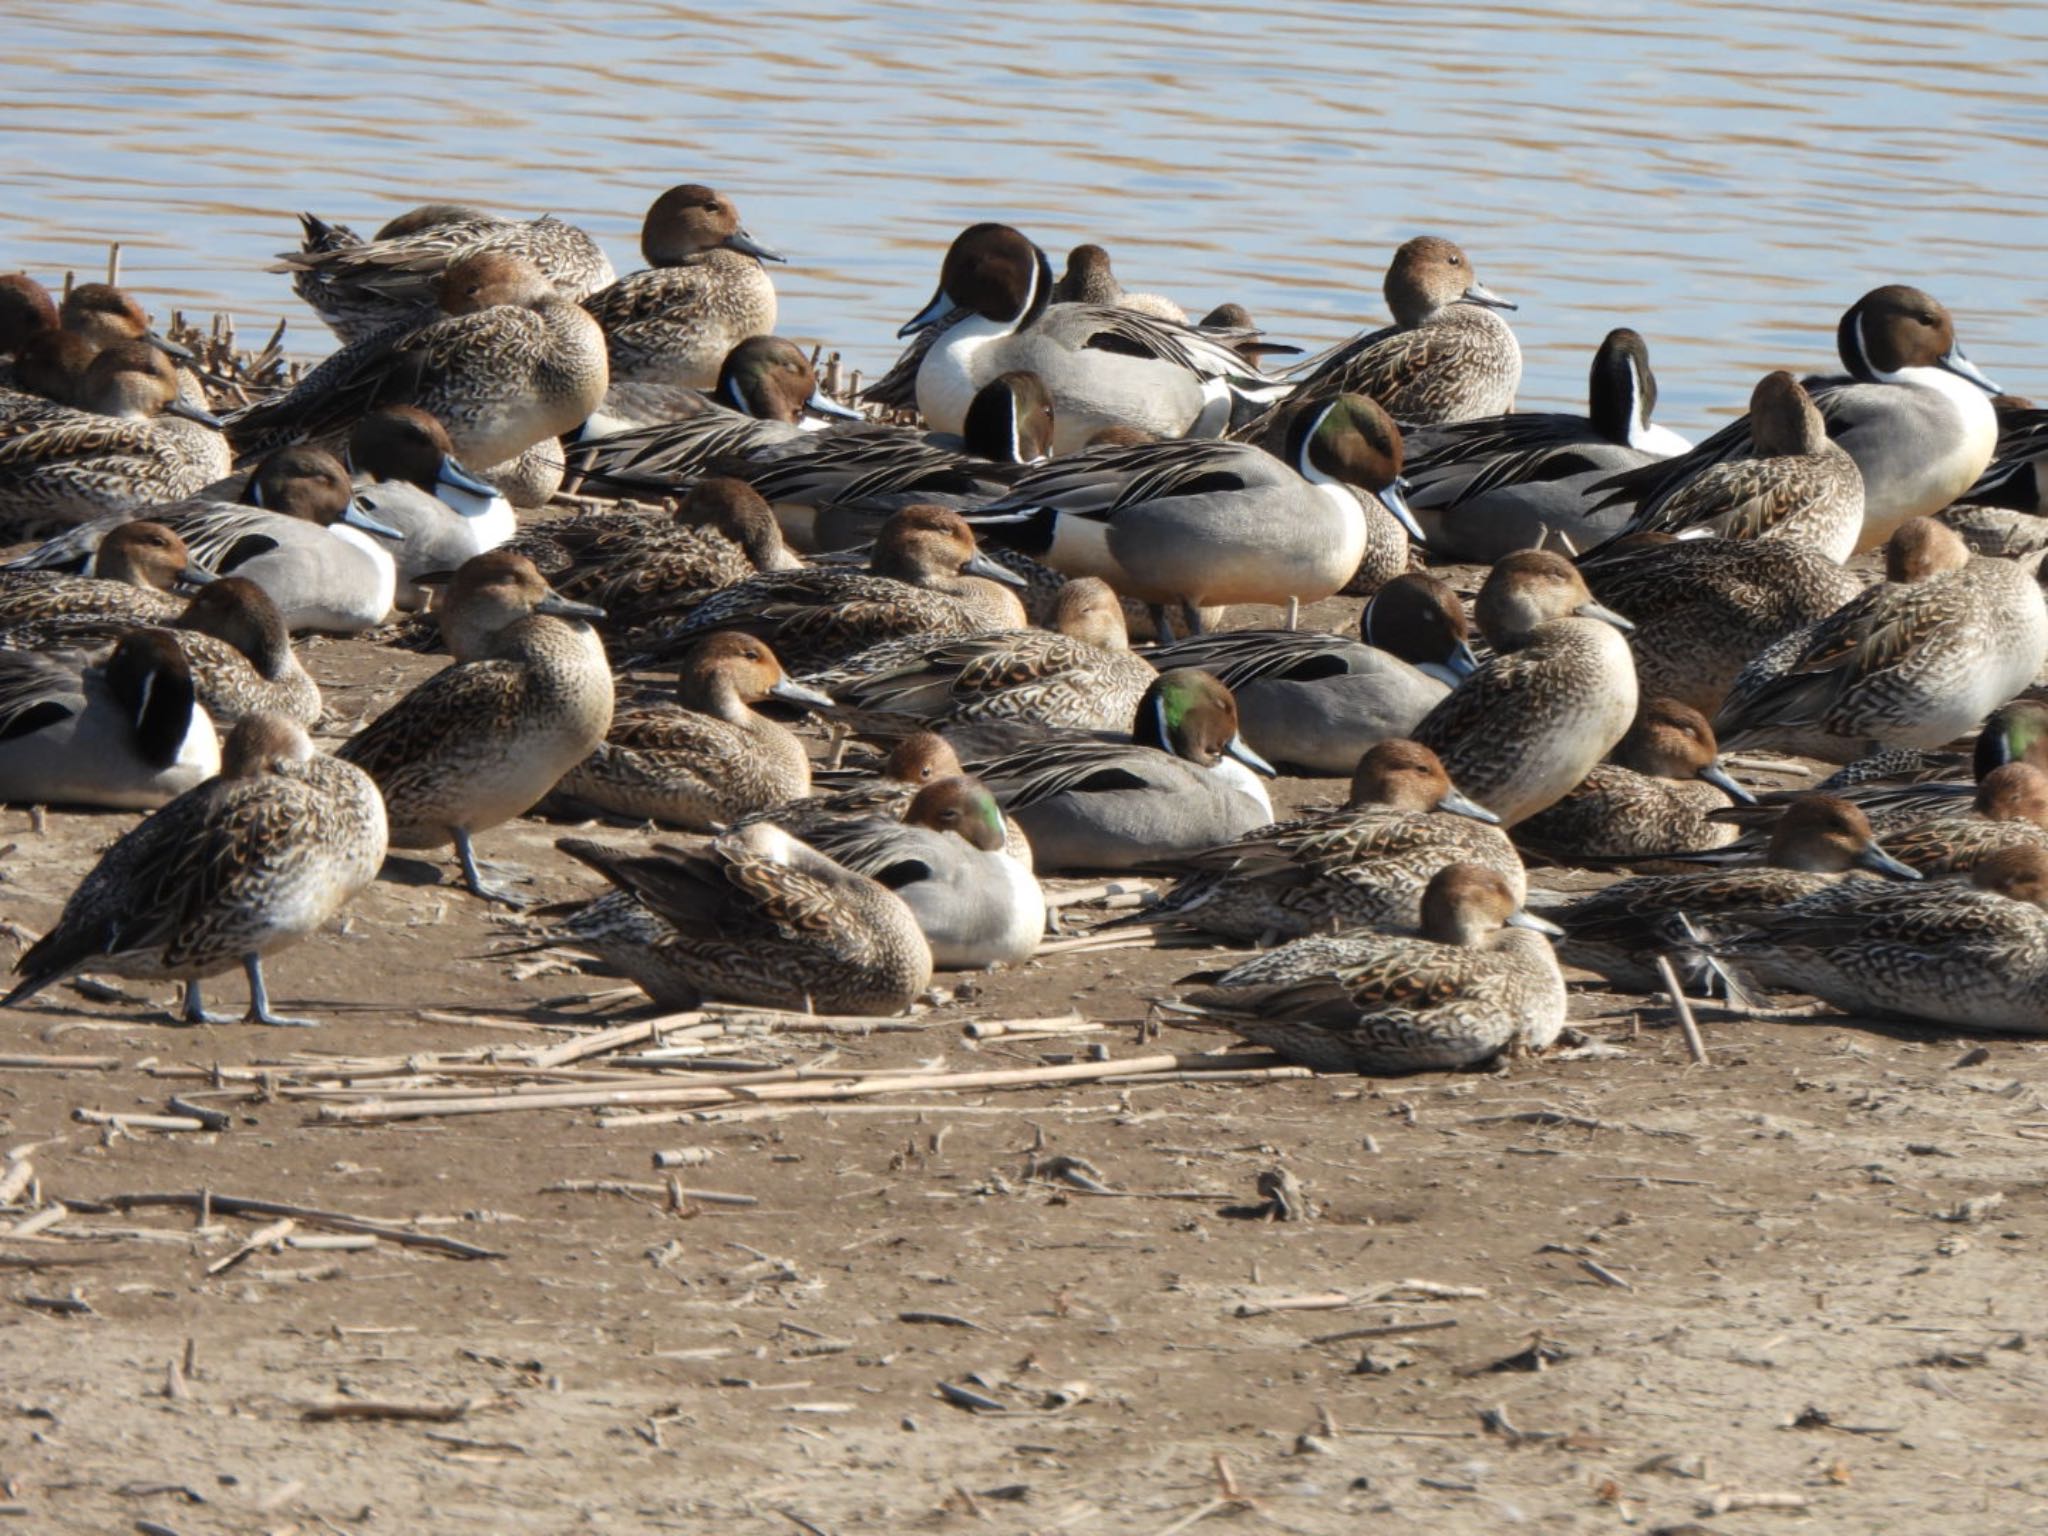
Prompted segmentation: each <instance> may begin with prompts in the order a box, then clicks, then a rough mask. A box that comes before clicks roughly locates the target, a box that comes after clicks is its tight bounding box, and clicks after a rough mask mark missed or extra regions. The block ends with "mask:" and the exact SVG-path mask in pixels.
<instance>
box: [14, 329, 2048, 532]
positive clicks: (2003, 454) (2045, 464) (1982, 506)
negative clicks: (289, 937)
mask: <svg viewBox="0 0 2048 1536" xmlns="http://www.w3.org/2000/svg"><path fill="white" fill-rule="evenodd" d="M0 334H4V332H0ZM0 350H4V346H0ZM1991 406H1992V409H1993V411H1994V412H1996V414H1997V417H1998V447H1997V449H1996V450H1995V451H1994V453H1993V455H1992V459H1991V465H1990V467H1989V468H1987V469H1986V470H1985V471H1984V473H1983V474H1982V475H1980V476H1978V478H1977V483H1976V484H1975V485H1973V486H1971V487H1970V488H1969V489H1968V490H1967V491H1965V492H1963V494H1962V496H1961V498H1960V503H1961V504H1959V505H1957V506H1955V507H1951V508H1949V509H1948V510H1947V511H1946V512H1944V513H1942V514H1941V517H1942V521H1943V522H1950V523H1953V524H1954V526H1955V527H1956V529H1957V531H1959V532H1961V533H1962V534H1963V536H1964V537H1965V538H1968V539H1969V540H1970V547H1971V548H1972V549H1974V550H1976V551H1977V552H1978V553H1980V554H2021V553H2025V552H2027V551H2030V550H2034V549H2038V548H2040V547H2041V543H2042V541H2043V539H2044V537H2048V523H2044V521H2043V517H2044V515H2048V410H2043V409H2042V408H2040V407H2039V406H2036V405H2035V404H2034V403H2033V402H2032V401H2031V400H2023V399H2020V398H2019V397H2017V396H2012V395H1999V396H1997V397H1995V398H1994V399H1993V400H1992V402H1991ZM1980 539H1996V540H1998V541H1999V542H2001V543H2007V544H2012V545H2015V546H2021V547H2013V548H1998V547H1987V546H1986V545H1985V544H1983V543H1980V542H1979V540H1980Z"/></svg>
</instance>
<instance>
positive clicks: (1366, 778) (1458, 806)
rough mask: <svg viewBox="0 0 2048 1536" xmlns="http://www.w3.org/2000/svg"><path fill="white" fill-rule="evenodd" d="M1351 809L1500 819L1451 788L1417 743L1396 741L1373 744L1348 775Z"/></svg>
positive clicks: (1435, 760)
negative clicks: (1382, 808) (1369, 807)
mask: <svg viewBox="0 0 2048 1536" xmlns="http://www.w3.org/2000/svg"><path fill="white" fill-rule="evenodd" d="M1345 804H1346V805H1347V806H1349V807H1351V808H1353V809H1356V808H1358V807H1360V806H1367V805H1384V806H1388V807H1391V808H1392V809H1394V810H1399V811H1449V812H1450V813H1451V814H1452V815H1454V816H1470V817H1471V818H1472V819H1473V820H1474V821H1483V822H1488V823H1491V824H1498V823H1499V821H1500V818H1499V817H1498V816H1496V815H1494V814H1493V812H1491V811H1489V810H1488V809H1487V808H1486V807H1485V806H1483V805H1480V804H1478V803H1477V802H1476V801H1473V800H1468V799H1467V798H1466V797H1465V796H1463V795H1461V794H1459V793H1458V791H1457V789H1456V788H1454V787H1453V786H1452V784H1451V775H1450V773H1449V772H1448V770H1446V769H1445V767H1444V764H1443V759H1442V758H1440V757H1438V756H1437V755H1436V753H1434V752H1432V751H1431V750H1430V749H1429V748H1428V747H1425V746H1424V745H1423V744H1422V743H1421V742H1419V741H1407V740H1404V739H1402V738H1399V737H1396V738H1393V739H1391V740H1388V741H1376V742H1374V743H1373V744H1372V745H1371V746H1370V747H1367V748H1366V749H1365V752H1364V754H1363V755H1362V756H1361V757H1360V758H1359V759H1358V767H1357V768H1355V769H1354V770H1352V774H1351V798H1350V799H1349V800H1347V801H1345Z"/></svg>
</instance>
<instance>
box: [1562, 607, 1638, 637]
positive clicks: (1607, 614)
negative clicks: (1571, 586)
mask: <svg viewBox="0 0 2048 1536" xmlns="http://www.w3.org/2000/svg"><path fill="white" fill-rule="evenodd" d="M1572 612H1573V613H1576V614H1577V615H1578V616H1579V617H1580V618H1582V619H1598V620H1599V621H1600V622H1601V623H1602V624H1612V625H1613V626H1614V627H1615V628H1616V629H1618V630H1620V631H1621V632H1622V633H1623V634H1624V635H1632V634H1634V633H1635V632H1636V627H1635V625H1633V624H1631V623H1630V622H1629V621H1628V620H1627V619H1624V618H1623V617H1622V616H1621V615H1620V614H1618V613H1616V612H1615V611H1614V610H1613V609H1612V608H1608V607H1605V606H1603V605H1601V604H1599V603H1581V604H1579V606H1578V607H1576V608H1574V609H1573V610H1572Z"/></svg>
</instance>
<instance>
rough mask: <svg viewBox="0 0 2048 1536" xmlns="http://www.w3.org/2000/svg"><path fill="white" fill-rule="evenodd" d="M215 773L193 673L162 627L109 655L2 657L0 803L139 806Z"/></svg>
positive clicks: (215, 754)
mask: <svg viewBox="0 0 2048 1536" xmlns="http://www.w3.org/2000/svg"><path fill="white" fill-rule="evenodd" d="M219 767H220V740H219V738H218V737H217V736H216V735H215V734H214V728H213V721H212V720H211V719H209V718H208V716H207V713H206V711H205V709H204V708H203V707H201V705H200V704H199V700H198V695H197V694H196V692H195V691H194V688H193V683H192V668H191V666H190V665H189V664H188V663H187V661H186V660H185V653H184V652H183V651H182V650H181V649H179V646H178V642H177V640H176V639H175V638H174V637H172V636H171V635H170V634H168V633H166V632H165V631H163V630H156V629H146V630H137V631H135V632H134V633H132V634H129V635H126V636H124V637H123V638H122V639H121V641H120V643H119V644H117V645H116V646H115V647H114V649H113V651H112V653H111V654H110V655H108V656H106V657H104V658H102V659H94V658H93V657H90V656H87V655H86V654H85V653H84V652H82V651H73V650H62V651H0V800H4V801H7V802H9V803H10V804H14V805H50V804H57V805H101V806H110V807H113V808H114V809H117V810H138V809H145V808H147V807H149V806H154V805H162V804H163V803H164V802H165V801H166V800H169V799H170V798H172V797H173V796H174V795H180V794H183V793H184V792H185V791H186V790H188V789H190V788H191V787H192V786H193V785H195V784H197V783H199V782H200V780H202V779H205V778H207V777H209V776H211V775H212V774H213V773H214V772H215V771H217V770H218V769H219Z"/></svg>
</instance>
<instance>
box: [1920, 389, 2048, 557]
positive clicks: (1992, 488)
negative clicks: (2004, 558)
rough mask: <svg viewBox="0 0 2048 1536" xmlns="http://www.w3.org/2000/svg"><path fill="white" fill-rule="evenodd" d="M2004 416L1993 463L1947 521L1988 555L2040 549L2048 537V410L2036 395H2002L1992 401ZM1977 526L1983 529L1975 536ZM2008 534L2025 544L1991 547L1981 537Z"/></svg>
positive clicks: (2014, 541) (2005, 536) (2000, 418)
mask: <svg viewBox="0 0 2048 1536" xmlns="http://www.w3.org/2000/svg"><path fill="white" fill-rule="evenodd" d="M1991 405H1992V409H1993V410H1994V411H1995V412H1996V413H1997V415H1998V447H1997V449H1996V450H1995V452H1994V453H1993V456H1992V459H1991V464H1990V467H1989V468H1987V469H1986V470H1985V471H1984V473H1983V474H1982V475H1980V476H1979V477H1978V478H1977V483H1976V484H1975V485H1973V486H1971V487H1970V488H1969V489H1968V490H1967V491H1965V492H1963V494H1962V496H1961V498H1960V501H1961V502H1962V503H1965V504H1966V505H1961V506H1957V507H1953V508H1951V509H1949V511H1948V513H1946V514H1945V515H1944V516H1943V519H1942V520H1943V521H1944V522H1948V521H1951V520H1957V519H1964V518H1967V519H1968V520H1969V521H1968V523H1967V524H1966V523H1964V522H1962V521H1957V523H1956V526H1957V527H1958V528H1960V529H1962V530H1963V531H1964V536H1965V537H1967V538H1969V539H1970V547H1971V548H1972V549H1975V550H1977V551H1978V552H1979V553H1985V554H2021V553H2025V552H2026V551H2028V550H2033V549H2038V548H2040V547H2041V543H2042V541H2043V539H2044V537H2048V524H2044V523H2043V521H2042V519H2043V516H2044V514H2048V410H2043V409H2041V408H2040V407H2038V406H2036V405H2035V404H2034V403H2033V402H2032V401H2030V400H2021V399H2019V398H2017V397H2015V396H2010V395H1999V396H1997V397H1995V398H1994V399H1993V400H1992V402H1991ZM1974 530H1982V533H1981V534H1978V535H1976V536H1973V532H1974ZM1981 536H1989V537H1996V538H1999V539H2002V540H2004V541H2006V542H2008V543H2011V544H2014V545H2021V544H2023V546H2024V547H2023V548H2021V547H2015V548H2004V549H2001V548H1987V547H1986V546H1985V545H1984V544H1981V543H1979V542H1978V537H1981Z"/></svg>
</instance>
